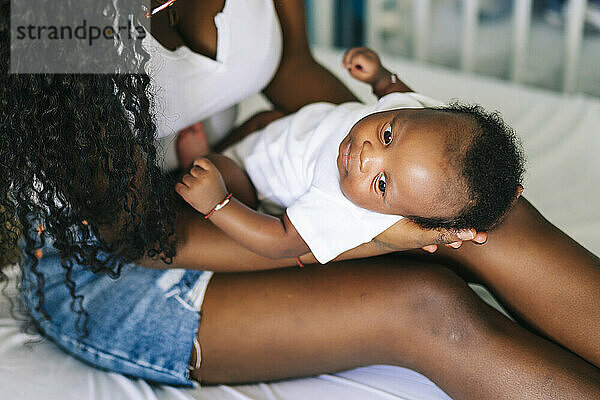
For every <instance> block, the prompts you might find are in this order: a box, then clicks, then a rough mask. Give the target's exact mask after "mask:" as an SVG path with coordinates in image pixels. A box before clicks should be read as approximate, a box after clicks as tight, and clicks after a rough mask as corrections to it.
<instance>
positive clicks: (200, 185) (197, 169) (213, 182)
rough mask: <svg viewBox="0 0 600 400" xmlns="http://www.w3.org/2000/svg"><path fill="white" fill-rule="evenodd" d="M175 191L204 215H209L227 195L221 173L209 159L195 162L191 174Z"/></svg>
mask: <svg viewBox="0 0 600 400" xmlns="http://www.w3.org/2000/svg"><path fill="white" fill-rule="evenodd" d="M175 191H176V192H177V193H179V195H180V196H181V197H183V199H184V200H185V201H187V202H188V203H189V204H190V205H191V206H192V207H194V208H195V209H196V210H198V211H200V212H201V213H202V214H208V213H209V212H210V211H211V210H212V209H213V208H214V206H215V205H217V204H218V203H219V202H221V201H223V199H224V198H225V196H226V195H227V187H226V186H225V182H223V177H222V176H221V173H220V172H219V170H218V169H217V167H215V165H214V164H213V163H212V162H211V161H210V160H208V159H207V158H199V159H197V160H194V163H193V166H192V169H191V170H190V172H189V173H187V174H185V175H184V176H183V178H181V182H180V183H178V184H177V185H175Z"/></svg>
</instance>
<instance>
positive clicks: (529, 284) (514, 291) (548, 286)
mask: <svg viewBox="0 0 600 400" xmlns="http://www.w3.org/2000/svg"><path fill="white" fill-rule="evenodd" d="M440 253H441V254H443V255H444V256H448V257H451V258H452V259H453V260H455V261H458V262H460V263H461V267H462V268H466V269H467V272H469V273H470V275H474V276H475V277H476V278H477V279H478V280H480V281H481V282H482V283H484V284H485V285H486V286H487V287H488V288H489V289H490V290H491V291H492V292H493V293H494V294H495V295H496V296H497V297H498V298H499V300H500V301H502V302H503V304H505V305H506V306H507V308H508V309H510V311H512V312H513V313H514V315H515V316H516V317H517V318H519V319H521V320H523V321H524V322H525V323H527V324H529V325H530V326H531V327H533V328H534V329H536V330H538V331H539V332H541V333H543V334H544V335H546V336H548V337H550V338H552V339H553V340H555V341H557V342H559V343H560V344H562V345H563V346H566V347H567V348H569V349H571V350H572V351H574V352H575V353H577V354H579V355H580V356H581V357H583V358H585V359H586V360H588V361H589V362H591V363H594V364H595V365H596V366H600V334H599V333H598V332H599V331H598V329H599V328H598V327H600V259H599V258H598V257H596V256H595V255H593V254H592V253H590V252H589V251H587V250H586V249H584V248H583V247H582V246H580V245H579V244H577V243H576V242H575V241H574V240H572V239H571V238H569V237H568V236H567V235H566V234H564V233H563V232H561V231H560V230H559V229H558V228H556V227H555V226H553V225H552V224H550V223H549V222H548V221H547V220H546V219H544V217H542V215H541V214H540V213H539V212H538V211H537V210H536V209H535V208H534V207H533V206H532V205H531V204H530V203H529V202H528V201H527V200H525V199H523V198H521V199H520V200H519V202H518V203H517V205H516V207H515V208H514V209H513V210H512V211H511V213H510V214H509V215H508V216H507V218H506V220H505V221H504V222H503V223H502V225H500V226H499V227H498V228H497V229H495V230H494V231H492V232H489V239H488V241H487V243H486V244H484V245H475V244H472V243H465V244H464V245H463V246H462V248H461V249H459V250H452V249H441V251H440Z"/></svg>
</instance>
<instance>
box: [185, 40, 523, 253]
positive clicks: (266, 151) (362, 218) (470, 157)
mask: <svg viewBox="0 0 600 400" xmlns="http://www.w3.org/2000/svg"><path fill="white" fill-rule="evenodd" d="M344 66H345V67H346V68H347V69H349V71H350V73H351V74H352V76H354V77H355V78H357V79H359V80H361V81H363V82H366V83H369V84H371V86H372V87H373V92H374V94H375V95H377V96H378V97H380V100H379V102H378V103H377V104H375V105H364V104H360V103H345V104H342V105H333V104H329V103H314V104H310V105H307V106H305V107H304V108H302V109H300V110H299V111H297V112H296V113H294V114H292V115H289V116H287V117H284V118H281V119H278V120H276V121H274V122H271V123H270V124H268V125H267V126H266V127H265V128H264V129H261V130H259V131H257V132H255V133H252V134H251V135H249V136H247V137H246V138H244V139H243V140H242V141H241V142H239V143H237V144H235V145H233V146H232V147H230V148H228V149H227V150H226V151H225V152H224V155H225V156H227V157H229V158H230V159H232V160H233V161H234V162H235V163H236V164H237V165H238V166H239V167H240V169H239V170H236V171H234V172H233V175H236V177H235V178H236V179H238V180H239V179H247V178H246V174H247V176H249V178H250V180H251V183H252V185H249V186H250V187H252V188H253V189H254V190H256V193H257V196H258V199H259V200H260V201H261V202H262V204H266V205H269V204H271V205H277V206H279V207H282V208H285V212H284V213H283V216H282V217H281V218H278V217H274V216H271V215H267V214H263V213H260V212H258V211H255V210H254V209H251V208H249V207H248V206H246V205H244V204H243V203H241V202H240V201H238V200H236V199H235V198H233V197H231V194H229V191H228V189H227V187H226V185H225V183H224V180H223V176H222V175H221V172H220V171H219V167H218V166H216V165H215V164H220V165H223V163H222V162H216V160H217V159H218V158H217V159H215V158H211V157H209V158H211V159H212V160H213V161H215V163H213V162H211V161H210V160H209V158H200V159H196V160H195V161H194V162H193V167H192V168H191V170H190V171H189V173H188V174H186V175H185V176H184V177H183V178H182V181H181V183H178V184H177V185H176V191H177V192H178V193H179V194H180V195H181V196H182V197H183V198H184V199H185V200H186V201H187V202H188V203H189V204H190V205H191V206H192V207H194V208H195V209H196V210H198V211H200V212H201V213H203V214H205V217H206V218H210V220H211V221H212V222H213V223H214V224H215V225H216V226H218V227H219V228H220V229H221V230H223V231H224V232H225V233H227V234H228V235H229V236H230V237H232V238H233V239H234V240H236V241H237V242H238V243H240V244H241V245H243V246H244V247H246V248H248V249H250V250H252V251H254V252H255V253H258V254H261V255H264V256H267V257H272V258H284V257H298V256H300V255H302V254H305V253H308V252H312V253H313V255H314V256H315V258H316V259H317V260H318V261H319V262H321V263H326V262H328V261H330V260H332V259H334V258H335V257H337V256H338V255H339V254H341V253H343V252H345V251H347V250H350V249H353V248H355V247H357V246H359V245H360V244H362V243H366V242H369V241H371V240H372V239H373V238H375V237H376V236H377V235H379V234H381V233H382V232H384V231H386V230H387V229H388V228H390V227H391V226H392V225H394V224H395V223H396V222H398V221H399V220H400V219H401V218H403V217H404V218H409V219H410V220H412V221H414V222H416V223H417V224H419V225H420V226H422V227H424V228H437V227H439V228H453V229H468V228H475V229H476V230H478V231H481V230H487V229H490V228H492V227H493V226H494V225H496V224H497V223H498V222H499V221H500V220H501V218H502V217H503V216H504V215H505V214H506V212H507V211H508V210H509V208H510V207H511V205H512V204H513V202H514V200H515V199H516V197H517V196H518V193H519V190H520V182H521V177H522V173H523V161H522V157H521V153H520V150H519V146H518V144H517V141H516V138H515V135H514V133H513V131H512V130H511V129H510V128H508V127H507V126H506V125H505V124H504V122H503V121H502V120H501V119H500V117H499V116H498V115H497V114H495V113H493V114H488V113H485V112H484V111H483V110H482V109H481V107H479V106H464V105H451V106H442V105H441V104H440V103H439V102H437V101H434V100H432V99H429V98H427V97H425V96H422V95H419V94H416V93H413V92H411V91H410V89H409V88H408V87H407V86H406V85H405V84H404V83H402V82H401V81H400V80H399V79H398V78H397V76H396V75H395V74H391V73H390V72H389V71H387V70H386V69H385V68H384V67H383V66H382V65H381V63H380V61H379V57H378V56H377V55H376V54H375V53H374V52H373V51H371V50H369V49H365V48H355V49H352V50H350V51H349V52H348V53H347V54H346V55H345V57H344ZM221 169H223V168H221ZM227 169H228V172H227V174H228V176H230V175H231V174H232V172H231V168H227ZM244 172H245V173H246V174H245V173H244Z"/></svg>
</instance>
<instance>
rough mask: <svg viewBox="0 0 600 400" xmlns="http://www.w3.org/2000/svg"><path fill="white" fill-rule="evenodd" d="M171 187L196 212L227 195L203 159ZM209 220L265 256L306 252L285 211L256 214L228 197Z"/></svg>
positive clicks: (206, 210)
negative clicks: (276, 214)
mask: <svg viewBox="0 0 600 400" xmlns="http://www.w3.org/2000/svg"><path fill="white" fill-rule="evenodd" d="M175 190H176V191H177V193H179V195H181V197H183V199H184V200H185V201H187V202H188V203H189V204H190V205H191V206H192V207H194V208H195V209H196V210H197V211H200V212H201V213H203V214H205V215H207V214H209V213H210V212H211V210H213V209H214V207H215V206H216V205H217V204H219V203H221V202H222V201H223V200H224V199H225V197H226V196H227V188H226V186H225V183H224V182H223V178H222V177H221V173H220V172H219V170H218V169H217V167H215V165H214V164H213V163H212V162H211V161H209V160H208V159H206V158H201V159H198V160H196V161H194V164H193V167H192V169H191V170H190V172H189V174H186V175H184V177H183V178H182V182H181V183H178V184H177V185H176V186H175ZM210 220H211V222H212V223H213V224H215V225H216V226H218V227H219V228H220V229H221V230H222V231H223V232H225V233H226V234H227V235H229V236H230V237H231V238H232V239H233V240H235V241H236V242H238V243H239V244H241V245H242V246H244V247H246V248H247V249H248V250H251V251H253V252H255V253H257V254H260V255H262V256H265V257H269V258H287V257H297V256H300V255H302V254H306V253H308V252H310V249H309V248H308V246H307V245H306V243H305V242H304V240H302V237H301V236H300V235H299V234H298V232H297V231H296V229H295V228H294V226H293V225H292V223H291V221H290V220H289V218H288V217H287V214H286V215H284V216H283V218H276V217H273V216H270V215H266V214H262V213H259V212H257V211H255V210H252V209H251V208H249V207H247V206H246V205H244V204H243V203H241V202H239V201H238V200H236V199H235V198H233V197H232V198H231V199H230V200H229V202H228V203H227V205H226V206H224V207H223V208H221V209H219V210H218V211H216V212H213V213H212V214H211V215H210Z"/></svg>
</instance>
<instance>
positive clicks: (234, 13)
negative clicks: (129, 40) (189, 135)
mask: <svg viewBox="0 0 600 400" xmlns="http://www.w3.org/2000/svg"><path fill="white" fill-rule="evenodd" d="M214 21H215V26H216V28H217V54H216V60H213V59H211V58H209V57H206V56H203V55H201V54H197V53H194V52H193V51H191V50H190V49H189V48H188V47H185V46H182V47H179V48H177V49H175V50H174V51H170V50H168V49H166V48H164V47H163V46H162V45H161V44H160V43H159V42H158V41H156V39H154V38H153V37H152V36H151V35H146V38H145V39H144V41H143V45H144V47H145V48H146V49H147V50H148V51H149V53H150V61H149V63H148V64H147V67H146V70H147V72H148V74H149V75H150V77H151V78H152V87H153V92H154V99H155V104H154V110H155V115H156V120H157V125H158V126H157V127H158V137H159V138H160V137H164V136H168V135H171V134H173V133H175V132H177V131H179V130H181V129H183V128H185V127H187V126H190V125H192V124H193V123H195V122H198V121H202V120H205V119H206V118H207V117H210V116H213V115H216V114H219V113H220V112H222V111H226V110H227V109H230V108H231V107H232V106H233V105H235V104H237V103H239V102H240V101H242V100H243V99H245V98H246V97H249V96H251V95H253V94H256V93H258V92H260V91H261V90H262V89H264V87H265V86H266V85H267V84H268V83H269V82H270V81H271V79H272V78H273V76H274V75H275V72H276V71H277V67H278V66H279V61H280V58H281V52H282V36H281V27H280V26H279V20H278V17H277V13H276V10H275V8H274V5H273V1H272V0H226V1H225V6H224V8H223V11H221V12H220V13H219V14H217V15H216V16H215V18H214ZM226 114H227V113H226ZM229 114H231V112H229ZM234 118H235V115H234V117H233V118H225V120H227V121H225V122H224V123H223V122H221V125H228V124H232V123H233V119H234ZM221 119H223V118H221ZM229 120H231V121H229ZM229 128H230V127H227V126H221V127H220V129H218V130H220V131H223V130H228V129H229ZM209 130H210V129H209ZM213 135H214V134H213ZM216 135H219V133H216ZM209 136H210V133H209ZM209 139H211V142H214V141H215V140H217V139H218V138H215V137H209Z"/></svg>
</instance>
